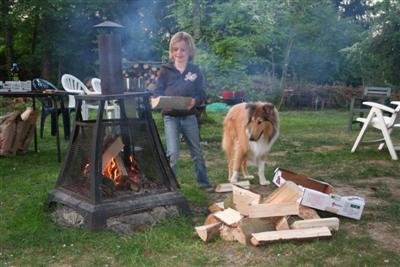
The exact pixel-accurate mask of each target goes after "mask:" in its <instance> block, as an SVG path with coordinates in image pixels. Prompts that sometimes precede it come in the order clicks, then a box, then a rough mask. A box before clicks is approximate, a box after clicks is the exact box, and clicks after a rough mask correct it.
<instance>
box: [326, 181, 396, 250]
mask: <svg viewBox="0 0 400 267" xmlns="http://www.w3.org/2000/svg"><path fill="white" fill-rule="evenodd" d="M334 187H335V189H336V191H337V193H338V194H339V195H343V196H350V195H354V196H360V197H364V198H365V207H364V212H363V216H365V215H368V214H370V215H376V216H370V217H372V218H374V217H375V218H379V214H378V212H379V211H378V210H379V209H374V208H375V207H379V206H382V205H386V204H388V201H390V199H399V198H400V179H396V178H393V177H375V178H371V179H368V180H358V181H355V182H352V183H349V184H345V183H342V182H335V184H334ZM378 191H380V192H384V193H385V194H386V195H387V196H389V197H388V198H382V197H378V194H377V192H378ZM362 219H363V218H362V217H361V220H362ZM342 227H343V228H344V229H346V230H347V231H348V232H349V233H350V234H351V235H361V234H363V233H365V232H366V233H367V234H368V235H369V236H370V237H371V238H372V239H374V240H376V241H377V242H378V243H379V244H380V245H381V246H382V247H383V248H385V249H388V250H391V251H394V252H397V253H400V226H398V225H395V223H393V224H390V222H381V221H372V222H369V223H368V224H367V225H366V226H365V228H364V227H362V226H360V225H359V224H353V223H346V224H343V225H342ZM361 227H362V228H361Z"/></svg>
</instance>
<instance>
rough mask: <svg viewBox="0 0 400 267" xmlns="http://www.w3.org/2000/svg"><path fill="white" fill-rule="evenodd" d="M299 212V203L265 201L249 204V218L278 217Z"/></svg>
mask: <svg viewBox="0 0 400 267" xmlns="http://www.w3.org/2000/svg"><path fill="white" fill-rule="evenodd" d="M297 214H299V204H298V203H296V202H289V203H273V204H271V203H266V204H257V205H251V206H250V207H249V217H250V218H265V217H278V216H286V215H297Z"/></svg>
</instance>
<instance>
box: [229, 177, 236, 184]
mask: <svg viewBox="0 0 400 267" xmlns="http://www.w3.org/2000/svg"><path fill="white" fill-rule="evenodd" d="M229 182H230V183H231V184H234V183H237V182H238V179H237V178H235V177H231V178H229Z"/></svg>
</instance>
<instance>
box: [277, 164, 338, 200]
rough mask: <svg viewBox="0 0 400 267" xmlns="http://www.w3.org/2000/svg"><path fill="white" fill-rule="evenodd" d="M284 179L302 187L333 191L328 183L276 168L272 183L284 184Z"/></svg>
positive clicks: (326, 191)
mask: <svg viewBox="0 0 400 267" xmlns="http://www.w3.org/2000/svg"><path fill="white" fill-rule="evenodd" d="M286 180H288V181H292V182H293V183H295V184H297V185H300V186H302V187H306V188H310V189H314V190H316V191H319V192H324V193H327V194H330V193H334V192H335V189H334V188H333V187H332V186H331V185H330V184H328V183H324V182H321V181H318V180H315V179H312V178H310V177H307V176H305V175H302V174H297V173H295V172H292V171H289V170H286V169H282V168H276V169H275V176H274V178H273V180H272V181H273V182H274V184H276V185H277V186H278V187H279V186H280V185H281V184H284V183H285V182H286Z"/></svg>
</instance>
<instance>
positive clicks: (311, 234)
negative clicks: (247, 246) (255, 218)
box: [250, 227, 332, 246]
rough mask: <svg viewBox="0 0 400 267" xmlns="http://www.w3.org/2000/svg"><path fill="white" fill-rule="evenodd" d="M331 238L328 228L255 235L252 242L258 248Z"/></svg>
mask: <svg viewBox="0 0 400 267" xmlns="http://www.w3.org/2000/svg"><path fill="white" fill-rule="evenodd" d="M330 236H332V234H331V231H330V230H329V228H328V227H317V228H308V229H294V230H283V231H269V232H261V233H254V234H253V235H252V238H251V240H250V242H251V244H253V245H254V246H258V245H261V244H263V243H271V242H276V241H282V240H307V239H313V238H326V237H330Z"/></svg>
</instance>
